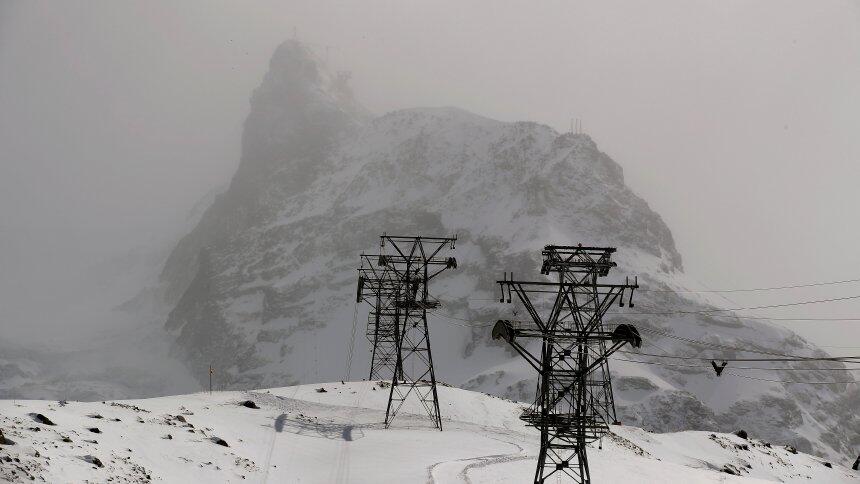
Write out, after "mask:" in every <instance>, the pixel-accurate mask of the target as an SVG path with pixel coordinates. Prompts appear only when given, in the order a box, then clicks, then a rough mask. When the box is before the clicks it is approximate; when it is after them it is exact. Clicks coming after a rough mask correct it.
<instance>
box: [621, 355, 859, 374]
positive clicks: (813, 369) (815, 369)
mask: <svg viewBox="0 0 860 484" xmlns="http://www.w3.org/2000/svg"><path fill="white" fill-rule="evenodd" d="M612 359H613V360H616V361H627V362H630V363H639V364H643V365H656V366H671V367H677V368H698V369H700V370H708V371H713V370H712V369H711V367H710V366H708V365H679V364H675V363H662V362H659V361H639V360H628V359H626V358H617V357H612ZM731 369H732V370H762V371H858V370H860V368H763V367H760V366H732V367H731Z"/></svg>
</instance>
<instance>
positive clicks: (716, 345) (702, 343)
mask: <svg viewBox="0 0 860 484" xmlns="http://www.w3.org/2000/svg"><path fill="white" fill-rule="evenodd" d="M642 330H643V331H646V332H649V333H654V334H659V335H661V336H664V337H666V338H672V339H676V340H678V341H683V342H685V343H690V344H696V345H699V346H704V347H707V348H718V349H723V350H734V351H741V352H746V353H756V354H760V355H770V356H782V357H787V358H797V356H796V355H789V354H786V353H778V352H775V351H768V350H756V349H750V348H741V347H738V346H731V345H723V344H719V343H708V342H706V341H700V340H695V339H691V338H684V337H681V336H675V335H673V334H670V333H666V332H665V331H659V330H656V329H651V328H647V327H642Z"/></svg>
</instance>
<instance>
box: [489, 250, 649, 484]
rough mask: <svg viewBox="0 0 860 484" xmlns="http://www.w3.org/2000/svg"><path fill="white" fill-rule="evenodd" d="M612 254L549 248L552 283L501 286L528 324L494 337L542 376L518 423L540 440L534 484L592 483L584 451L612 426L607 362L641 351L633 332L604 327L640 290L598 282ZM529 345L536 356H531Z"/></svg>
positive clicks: (546, 257) (546, 261) (546, 269)
mask: <svg viewBox="0 0 860 484" xmlns="http://www.w3.org/2000/svg"><path fill="white" fill-rule="evenodd" d="M614 252H615V249H614V248H608V247H582V246H581V245H580V246H553V245H548V246H546V247H545V248H544V250H543V253H542V255H543V265H542V266H541V273H542V274H545V275H551V274H557V275H558V280H557V281H553V282H550V281H520V280H514V278H513V274H511V277H510V279H508V276H507V274H506V275H505V277H504V279H503V280H501V281H498V284H499V287H500V288H501V291H502V299H501V302H507V303H511V302H512V293H514V294H516V296H517V299H518V300H519V301H520V303H522V305H523V307H524V308H525V309H526V311H527V312H528V314H529V316H530V317H531V319H532V320H531V321H508V320H500V321H498V322H497V323H496V324H495V326H493V332H492V336H493V338H494V339H503V340H505V341H506V342H507V343H508V344H510V345H511V346H512V347H513V348H514V349H515V350H516V351H517V352H518V353H519V354H520V355H521V356H522V357H523V358H525V359H526V361H527V362H528V363H529V364H530V365H531V366H532V367H534V368H535V370H537V372H538V375H539V376H538V383H537V392H536V397H535V402H534V404H533V405H532V406H531V407H529V408H528V409H526V410H525V411H524V412H523V414H522V415H521V416H520V418H521V419H522V420H523V421H525V422H526V423H528V424H529V425H532V426H534V427H536V428H537V429H539V430H540V433H541V440H540V442H541V445H540V453H539V454H538V464H537V470H536V471H535V479H534V482H535V483H536V484H539V483H544V482H548V481H547V479H548V478H550V477H551V476H556V477H561V476H567V477H569V478H571V479H572V480H573V482H576V483H581V484H588V483H590V482H591V476H590V473H589V469H588V458H587V455H586V444H588V443H589V442H593V441H595V440H597V439H599V438H600V437H601V436H603V435H604V434H606V433H607V432H608V431H609V423H612V422H614V421H615V406H614V402H613V399H612V383H611V379H610V374H609V366H608V364H607V361H606V360H607V358H608V357H609V355H611V354H612V353H614V352H615V351H617V350H619V349H620V348H621V347H622V346H623V345H625V344H630V345H631V346H634V347H637V348H638V347H639V346H641V344H642V338H641V337H640V336H639V332H638V331H637V330H636V328H635V327H634V326H632V325H629V324H620V325H618V326H617V327H615V328H614V329H613V330H612V331H608V330H607V329H606V328H604V326H603V319H602V318H603V315H604V313H606V310H607V309H609V307H610V306H611V305H612V304H614V303H615V302H616V301H618V302H619V304H620V305H621V306H624V296H625V292H627V293H628V304H629V305H631V306H632V304H633V303H632V297H633V290H634V289H636V288H638V287H639V286H638V284H637V283H636V282H635V281H634V282H633V283H632V284H631V283H630V282H629V281H626V282H625V283H624V284H601V283H599V282H598V278H600V277H604V276H606V275H607V274H608V273H609V270H610V269H611V268H613V267H615V266H616V264H615V262H612V261H611V256H612V253H614ZM531 341H535V342H536V343H537V344H539V345H540V346H539V349H537V350H533V349H529V347H528V346H529V343H530V342H531ZM537 344H533V345H531V346H532V347H533V348H537Z"/></svg>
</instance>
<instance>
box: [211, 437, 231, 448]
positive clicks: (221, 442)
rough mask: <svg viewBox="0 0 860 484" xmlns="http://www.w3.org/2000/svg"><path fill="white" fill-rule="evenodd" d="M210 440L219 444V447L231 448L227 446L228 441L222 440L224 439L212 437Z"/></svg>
mask: <svg viewBox="0 0 860 484" xmlns="http://www.w3.org/2000/svg"><path fill="white" fill-rule="evenodd" d="M210 440H211V441H212V442H214V443H216V444H218V445H222V446H224V447H230V446H229V445H227V441H225V440H224V439H222V438H219V437H212V438H211V439H210Z"/></svg>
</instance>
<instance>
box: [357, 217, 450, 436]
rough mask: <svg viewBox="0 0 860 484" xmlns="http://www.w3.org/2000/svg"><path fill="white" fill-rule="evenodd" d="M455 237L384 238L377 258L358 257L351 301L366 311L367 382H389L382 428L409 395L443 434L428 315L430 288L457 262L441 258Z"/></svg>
mask: <svg viewBox="0 0 860 484" xmlns="http://www.w3.org/2000/svg"><path fill="white" fill-rule="evenodd" d="M456 240H457V238H456V237H404V236H392V235H385V234H383V235H382V236H381V237H380V253H379V254H374V255H367V254H362V255H361V259H362V264H361V267H360V268H359V270H358V271H359V275H358V294H357V297H356V301H358V302H361V301H365V302H367V303H369V304H370V305H371V310H370V313H369V314H368V320H367V332H366V335H367V338H368V340H369V341H370V343H371V345H372V357H371V362H370V378H371V379H379V380H385V379H388V380H390V381H391V386H390V389H389V395H388V405H387V407H386V410H385V426H386V427H388V426H389V425H390V424H391V421H392V420H394V417H395V416H396V415H397V412H398V411H400V409H401V408H402V406H403V404H404V403H405V402H406V400H407V398H408V397H409V395H412V394H414V395H415V397H416V398H417V400H418V402H419V403H420V404H421V405H422V406H423V407H424V409H425V410H426V411H427V414H428V415H429V416H430V418H431V420H432V421H433V423H434V425H435V426H436V427H437V428H438V429H439V430H442V416H441V414H440V412H439V398H438V394H437V391H436V373H435V370H434V368H433V354H432V352H431V350H430V329H429V327H428V325H427V311H428V310H432V309H435V308H438V307H439V306H440V303H439V301H438V300H437V299H434V298H432V297H431V296H430V294H429V292H428V284H429V282H430V281H431V280H432V279H433V278H435V277H436V276H438V275H439V274H441V273H442V272H444V271H445V270H447V269H456V268H457V260H456V259H455V258H454V257H449V256H445V254H443V252H444V251H445V249H446V248H450V249H451V250H453V249H454V242H455V241H456Z"/></svg>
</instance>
